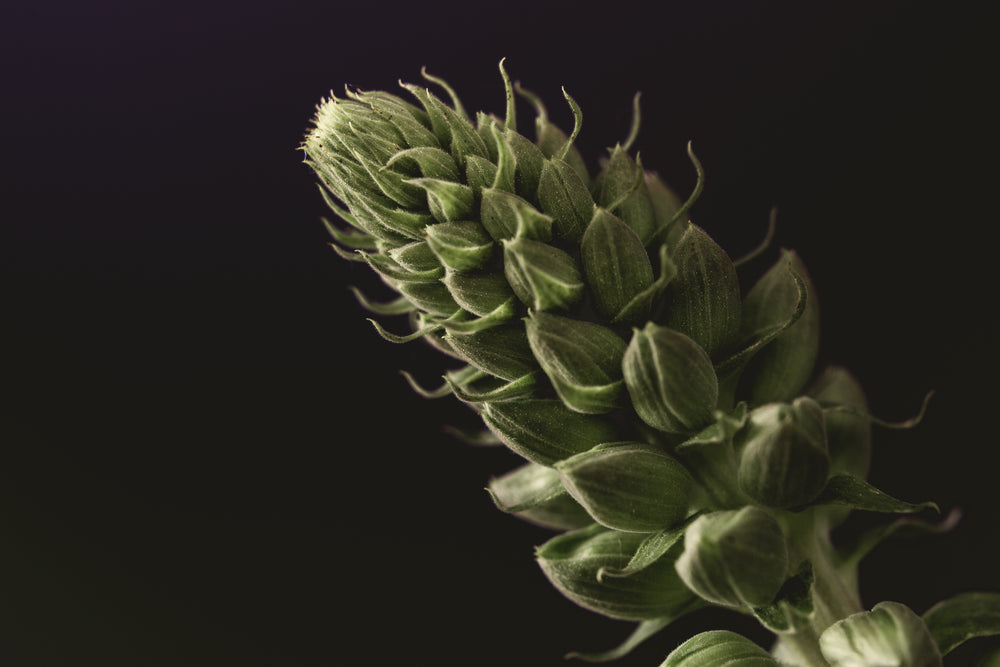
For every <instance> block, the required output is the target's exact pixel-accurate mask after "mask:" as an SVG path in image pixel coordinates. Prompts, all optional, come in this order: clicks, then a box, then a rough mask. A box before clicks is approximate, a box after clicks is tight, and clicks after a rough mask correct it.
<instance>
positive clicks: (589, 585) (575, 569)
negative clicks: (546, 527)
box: [535, 524, 694, 621]
mask: <svg viewBox="0 0 1000 667" xmlns="http://www.w3.org/2000/svg"><path fill="white" fill-rule="evenodd" d="M642 541H643V535H642V534H640V533H622V532H619V531H615V530H610V529H608V528H605V527H604V526H601V525H599V524H594V525H592V526H589V527H587V528H582V529H579V530H575V531H572V532H568V533H564V534H562V535H559V536H557V537H554V538H552V539H550V540H549V541H547V542H546V543H545V544H543V545H541V546H540V547H538V548H537V549H536V551H535V555H536V558H537V560H538V564H539V566H540V567H541V569H542V572H543V573H544V574H545V576H546V577H547V578H548V580H549V581H550V582H551V583H552V584H553V585H554V586H555V587H556V589H557V590H559V592H560V593H562V594H563V595H565V596H566V597H567V598H569V599H570V600H572V601H573V602H575V603H576V604H578V605H580V606H581V607H584V608H585V609H589V610H591V611H594V612H597V613H599V614H603V615H604V616H608V617H610V618H618V619H623V620H627V621H643V620H652V619H657V618H664V617H676V616H677V615H678V614H679V613H681V612H684V611H686V610H688V609H690V608H691V605H692V601H693V599H694V596H693V595H692V594H691V592H690V591H688V590H687V588H686V587H685V586H684V584H683V583H681V581H680V578H679V577H678V575H677V572H676V571H675V570H674V559H673V558H672V557H671V555H670V553H668V554H667V555H666V556H664V557H663V558H662V559H660V560H659V561H657V562H656V563H655V564H654V565H653V566H651V567H648V568H646V569H644V570H643V571H642V572H639V573H637V574H636V575H635V576H632V577H622V578H605V579H604V580H603V581H599V580H598V579H597V573H598V572H599V571H600V570H601V569H602V568H614V569H618V568H622V567H624V566H625V565H626V564H627V563H628V562H629V560H631V558H632V555H633V554H634V553H635V550H636V549H637V548H638V546H639V544H641V543H642ZM676 549H677V547H675V551H676Z"/></svg>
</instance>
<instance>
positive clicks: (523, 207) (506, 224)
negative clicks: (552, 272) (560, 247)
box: [481, 188, 552, 241]
mask: <svg viewBox="0 0 1000 667" xmlns="http://www.w3.org/2000/svg"><path fill="white" fill-rule="evenodd" d="M481 213H482V222H483V227H485V228H486V231H488V232H489V233H490V236H492V237H493V238H494V239H496V240H497V241H502V240H503V239H510V238H514V237H515V236H520V237H524V238H529V239H532V240H534V241H548V240H550V239H551V238H552V218H551V217H549V216H547V215H545V214H544V213H540V212H539V211H538V210H537V209H536V208H535V207H534V206H532V205H531V204H530V203H528V202H527V201H526V200H525V199H523V198H521V197H518V196H517V195H515V194H511V193H509V192H507V191H505V190H499V189H497V188H485V189H483V203H482V206H481Z"/></svg>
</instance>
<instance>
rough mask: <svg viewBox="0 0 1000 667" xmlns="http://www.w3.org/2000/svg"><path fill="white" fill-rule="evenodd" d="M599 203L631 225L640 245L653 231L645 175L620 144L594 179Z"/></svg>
mask: <svg viewBox="0 0 1000 667" xmlns="http://www.w3.org/2000/svg"><path fill="white" fill-rule="evenodd" d="M594 185H595V188H596V191H597V195H596V197H595V199H596V200H597V203H598V205H600V206H603V207H604V208H606V209H608V210H609V211H611V212H612V213H614V214H615V215H617V216H618V217H619V218H621V219H622V220H623V221H624V222H625V224H627V225H628V226H629V227H631V228H632V231H634V232H635V233H636V235H637V236H638V237H639V239H640V240H641V241H642V243H643V244H646V243H648V242H649V241H650V240H651V239H652V238H653V236H654V235H655V234H656V231H657V229H656V214H655V212H654V210H653V203H652V201H651V200H650V198H649V191H648V190H647V188H646V183H645V174H644V173H643V171H642V167H640V166H639V165H638V164H636V162H635V160H633V159H632V158H631V157H630V156H629V154H628V152H627V151H625V150H624V149H623V148H622V147H621V146H620V145H619V146H615V148H614V149H613V150H612V151H611V158H610V159H609V160H608V162H607V164H605V165H604V168H603V169H602V170H601V172H600V173H599V174H598V175H597V178H596V179H595V181H594Z"/></svg>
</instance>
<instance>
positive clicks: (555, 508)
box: [486, 401, 593, 530]
mask: <svg viewBox="0 0 1000 667" xmlns="http://www.w3.org/2000/svg"><path fill="white" fill-rule="evenodd" d="M515 402H516V401H515ZM486 490H487V491H488V492H489V494H490V498H492V499H493V504H494V505H496V506H497V509H499V510H500V511H501V512H505V513H507V514H513V515H515V516H517V517H518V518H520V519H523V520H525V521H527V522H529V523H532V524H534V525H536V526H541V527H542V528H550V529H552V530H576V529H577V528H583V527H584V526H589V525H590V524H591V523H593V520H592V519H591V518H590V515H589V514H587V511H586V510H585V509H583V508H582V507H580V505H579V504H578V503H577V502H576V501H575V500H573V498H572V497H571V496H570V495H569V494H568V493H566V489H564V488H563V486H562V482H561V481H560V479H559V473H557V472H556V471H555V470H553V469H552V468H548V467H546V466H543V465H540V464H537V463H531V462H528V463H526V464H524V465H522V466H519V467H517V468H514V469H513V470H511V471H510V472H508V473H506V474H505V475H501V476H500V477H494V478H493V479H491V480H490V485H489V487H488V488H487V489H486Z"/></svg>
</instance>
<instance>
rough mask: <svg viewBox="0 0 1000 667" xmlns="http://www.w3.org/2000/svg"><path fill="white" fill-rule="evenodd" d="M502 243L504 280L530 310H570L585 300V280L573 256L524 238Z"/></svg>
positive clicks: (507, 240) (506, 240)
mask: <svg viewBox="0 0 1000 667" xmlns="http://www.w3.org/2000/svg"><path fill="white" fill-rule="evenodd" d="M501 243H502V245H503V257H504V264H503V266H504V276H505V277H506V278H507V282H508V283H510V286H511V288H512V289H513V290H514V293H515V294H516V295H517V297H518V298H519V299H520V300H521V301H522V303H524V304H525V305H526V306H528V307H529V308H533V309H535V310H555V309H559V310H567V309H569V308H570V307H571V306H573V305H574V304H576V303H577V302H578V301H580V299H582V298H583V289H584V285H583V277H582V276H581V274H580V269H579V268H577V265H576V262H575V261H574V260H573V258H572V257H571V256H570V255H569V253H567V252H565V251H564V250H560V249H559V248H556V247H554V246H551V245H548V244H546V243H542V242H540V241H532V240H531V239H527V238H523V237H515V238H513V239H505V240H504V241H502V242H501Z"/></svg>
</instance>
